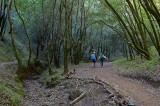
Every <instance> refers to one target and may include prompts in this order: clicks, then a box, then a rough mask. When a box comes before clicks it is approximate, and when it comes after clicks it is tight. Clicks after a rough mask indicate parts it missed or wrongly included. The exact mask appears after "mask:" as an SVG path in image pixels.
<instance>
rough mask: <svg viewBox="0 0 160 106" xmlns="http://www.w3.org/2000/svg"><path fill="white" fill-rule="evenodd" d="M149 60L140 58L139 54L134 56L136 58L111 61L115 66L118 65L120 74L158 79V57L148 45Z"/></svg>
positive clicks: (159, 60)
mask: <svg viewBox="0 0 160 106" xmlns="http://www.w3.org/2000/svg"><path fill="white" fill-rule="evenodd" d="M150 51H151V52H150V53H151V57H152V59H151V60H146V59H144V58H143V59H141V57H140V56H136V59H133V60H128V59H127V58H122V59H119V60H116V61H114V62H113V64H114V65H115V66H118V68H119V69H120V73H121V74H123V75H124V74H125V75H126V74H128V75H129V74H130V77H133V76H135V77H144V78H148V79H151V80H154V81H159V80H160V78H159V76H160V70H159V68H158V67H160V57H159V56H158V53H157V52H156V50H155V48H154V47H153V46H152V47H150Z"/></svg>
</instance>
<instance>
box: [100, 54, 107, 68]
mask: <svg viewBox="0 0 160 106" xmlns="http://www.w3.org/2000/svg"><path fill="white" fill-rule="evenodd" d="M98 59H99V62H100V65H101V67H102V66H103V61H104V59H107V57H106V56H104V55H103V54H102V53H101V54H100V56H99V58H98Z"/></svg>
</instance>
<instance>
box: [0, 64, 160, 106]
mask: <svg viewBox="0 0 160 106" xmlns="http://www.w3.org/2000/svg"><path fill="white" fill-rule="evenodd" d="M13 63H14V62H11V63H0V64H1V66H3V67H4V66H7V67H6V68H7V70H14V69H15V68H14V69H13V68H12V67H8V64H12V65H13ZM13 66H14V65H13ZM1 68H2V67H1ZM73 69H75V70H76V73H75V74H72V75H71V77H73V78H75V79H68V80H66V81H64V82H63V83H60V84H58V86H55V87H53V88H46V86H45V85H43V84H41V82H40V81H39V80H38V79H36V80H35V79H34V80H33V79H32V80H30V79H29V80H26V81H25V92H26V97H25V98H24V99H23V100H22V102H21V106H53V105H54V106H67V104H69V103H70V102H71V100H69V99H68V96H69V95H68V92H69V88H74V87H75V86H76V88H77V87H79V88H80V89H81V90H84V91H86V92H89V91H94V90H96V91H97V92H98V94H96V93H95V92H92V93H94V94H92V95H90V96H89V97H85V98H86V99H83V100H81V101H80V102H78V104H77V105H76V106H103V105H104V104H105V103H104V100H105V99H106V95H109V93H108V92H106V91H104V88H103V86H101V85H99V84H97V83H93V81H91V80H90V79H95V78H97V79H100V80H102V81H105V82H107V83H108V84H110V85H111V86H113V87H114V88H115V89H116V90H117V91H119V92H122V94H124V95H125V97H126V98H128V97H131V98H133V100H135V102H136V106H137V104H138V106H139V105H140V106H160V102H159V101H160V86H152V85H151V84H149V83H147V82H146V81H144V80H136V79H131V78H124V77H123V76H121V75H119V70H118V69H117V68H115V67H114V66H113V65H112V63H110V62H107V63H104V66H103V67H102V68H101V67H100V66H99V64H96V68H93V67H92V66H91V64H81V65H77V66H72V67H70V70H73ZM76 78H80V79H88V80H87V81H85V82H84V81H83V80H78V79H76ZM67 81H68V82H70V83H68V82H67ZM91 82H92V83H91ZM87 90H88V91H87ZM66 92H67V93H66ZM80 92H81V91H80ZM81 94H82V92H81ZM95 95H96V98H95ZM72 99H74V98H72ZM86 101H92V102H88V104H84V103H86ZM97 101H101V102H103V103H104V104H99V103H98V102H97ZM90 103H93V104H90ZM95 104H97V105H95ZM107 106H118V105H107Z"/></svg>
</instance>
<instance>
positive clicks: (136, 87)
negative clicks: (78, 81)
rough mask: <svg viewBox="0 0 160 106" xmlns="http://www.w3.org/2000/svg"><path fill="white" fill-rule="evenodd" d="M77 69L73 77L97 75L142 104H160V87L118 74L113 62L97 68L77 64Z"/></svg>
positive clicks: (154, 105)
mask: <svg viewBox="0 0 160 106" xmlns="http://www.w3.org/2000/svg"><path fill="white" fill-rule="evenodd" d="M71 70H72V69H71ZM75 70H76V74H75V75H73V77H78V78H94V77H97V78H99V79H102V80H104V81H107V82H109V83H110V84H111V85H113V86H114V87H115V88H116V89H117V90H120V91H122V92H123V93H124V94H126V96H128V97H133V99H134V100H136V102H138V104H139V105H140V106H160V87H157V88H154V87H152V86H151V85H149V84H147V83H146V82H145V81H138V80H136V79H130V78H124V77H122V76H120V75H118V74H117V72H118V70H117V69H115V68H114V67H113V65H112V63H105V64H104V67H102V68H101V67H100V66H99V64H97V66H96V68H92V67H91V64H83V65H80V66H76V67H75Z"/></svg>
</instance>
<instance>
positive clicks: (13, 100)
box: [0, 79, 25, 106]
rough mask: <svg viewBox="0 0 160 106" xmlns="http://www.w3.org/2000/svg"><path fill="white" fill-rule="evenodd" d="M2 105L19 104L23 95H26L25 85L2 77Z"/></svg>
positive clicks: (0, 96)
mask: <svg viewBox="0 0 160 106" xmlns="http://www.w3.org/2000/svg"><path fill="white" fill-rule="evenodd" d="M0 82H1V83H0V105H2V106H8V105H10V106H18V105H19V103H20V101H21V99H22V97H23V96H24V95H25V94H24V91H23V87H22V85H21V84H19V83H17V82H14V83H13V82H12V83H11V82H10V81H7V80H4V79H3V80H2V79H0Z"/></svg>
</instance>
